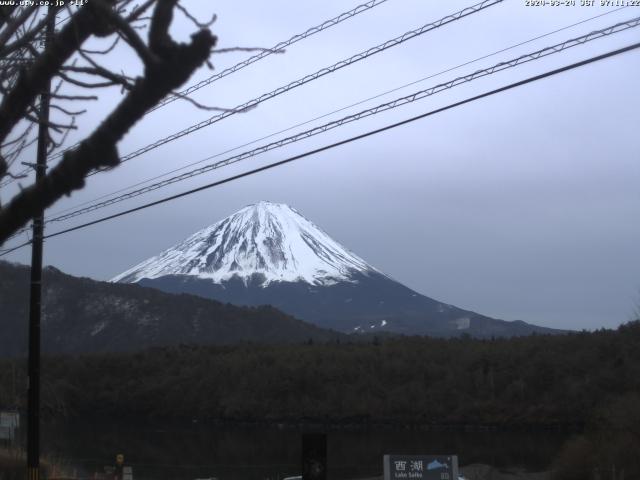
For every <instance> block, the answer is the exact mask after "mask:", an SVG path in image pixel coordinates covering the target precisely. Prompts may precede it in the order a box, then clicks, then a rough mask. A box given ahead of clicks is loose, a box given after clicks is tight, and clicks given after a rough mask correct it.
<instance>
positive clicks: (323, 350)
mask: <svg viewBox="0 0 640 480" xmlns="http://www.w3.org/2000/svg"><path fill="white" fill-rule="evenodd" d="M639 345H640V322H633V323H629V324H627V325H625V326H622V327H620V328H619V329H618V330H617V331H598V332H593V333H586V332H585V333H575V334H569V335H563V336H531V337H523V338H514V339H509V340H507V339H497V340H473V339H468V338H465V339H449V340H444V339H431V338H420V337H405V338H389V339H385V340H379V339H374V341H373V342H372V343H369V344H348V343H344V342H341V343H337V342H334V343H330V344H317V343H310V344H309V342H306V343H305V344H298V345H288V346H284V345H283V346H269V345H252V344H244V345H238V346H227V347H221V346H211V347H206V346H179V347H166V348H153V349H149V350H146V351H144V352H141V353H135V354H108V355H89V356H74V357H71V356H59V357H49V358H46V359H45V360H44V365H43V374H44V379H43V384H44V386H43V389H44V394H43V399H44V400H45V402H47V411H48V412H49V413H50V414H54V413H55V414H59V415H67V416H69V417H83V416H118V417H121V416H126V417H135V418H143V417H174V418H197V419H200V420H207V419H208V420H229V421H257V422H262V421H268V422H286V421H291V422H298V421H300V420H304V419H306V420H318V421H328V422H334V423H339V424H341V423H353V422H356V423H363V422H376V423H379V422H392V423H403V424H410V425H415V424H447V425H468V424H473V425H478V424H491V425H503V426H516V425H580V424H583V423H584V422H586V421H588V419H589V418H590V416H591V415H592V414H593V412H594V411H595V410H596V409H597V408H599V407H600V406H603V405H605V404H607V403H609V402H610V401H613V400H615V399H616V398H623V397H626V396H628V395H631V394H633V393H634V392H636V393H637V392H640V349H639V348H638V346H639ZM16 379H17V380H16ZM16 382H17V385H24V364H23V363H22V362H18V361H15V360H14V361H9V360H4V361H2V362H1V363H0V403H2V404H7V403H11V398H10V396H11V395H10V392H9V386H10V385H12V384H16ZM20 401H21V402H24V399H23V398H22V397H21V399H20Z"/></svg>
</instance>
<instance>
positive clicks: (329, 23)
mask: <svg viewBox="0 0 640 480" xmlns="http://www.w3.org/2000/svg"><path fill="white" fill-rule="evenodd" d="M386 1H387V0H371V1H369V2H366V3H363V4H362V5H358V6H357V7H355V8H353V9H351V10H349V11H348V12H343V13H341V14H340V15H338V16H336V17H333V18H331V19H330V20H326V21H324V22H322V23H321V24H320V25H316V26H314V27H311V28H309V29H307V30H306V31H304V32H302V33H298V34H296V35H294V36H293V37H291V38H289V39H288V40H284V41H282V42H278V43H277V44H275V45H274V46H273V47H271V48H268V49H265V50H263V51H261V52H259V53H257V54H255V55H253V56H251V57H249V58H247V59H246V60H243V61H241V62H239V63H236V64H235V65H233V66H231V67H229V68H225V69H224V70H222V71H221V72H220V73H216V74H215V75H212V76H210V77H209V78H207V79H205V80H202V81H200V82H198V83H196V84H194V85H191V86H190V87H188V88H185V89H184V90H182V91H180V92H178V93H179V95H169V96H167V97H165V98H164V99H163V100H161V101H160V102H159V103H158V104H157V105H156V106H155V107H153V108H152V109H151V110H149V111H150V112H153V111H155V110H157V109H159V108H161V107H164V106H165V105H167V104H169V103H171V102H173V101H174V100H178V99H179V98H180V97H183V96H185V95H190V94H192V93H193V92H195V91H197V90H200V89H201V88H202V87H206V86H207V85H211V84H212V83H213V82H215V81H217V80H220V79H221V78H224V77H226V76H228V75H231V74H232V73H235V72H237V71H238V70H242V69H243V68H245V67H248V66H249V65H251V64H253V63H256V62H258V61H260V60H262V59H263V58H266V57H268V56H269V55H273V54H274V53H278V52H281V51H282V50H283V49H285V48H287V47H289V46H291V45H293V44H295V43H298V42H299V41H301V40H304V39H305V38H308V37H311V36H313V35H315V34H316V33H319V32H322V31H323V30H326V29H328V28H331V27H333V26H334V25H338V24H339V23H341V22H343V21H345V20H348V19H350V18H352V17H354V16H356V15H358V14H359V13H362V12H366V11H368V10H371V9H372V8H374V7H377V6H378V5H380V4H382V3H384V2H386Z"/></svg>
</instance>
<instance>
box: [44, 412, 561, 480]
mask: <svg viewBox="0 0 640 480" xmlns="http://www.w3.org/2000/svg"><path fill="white" fill-rule="evenodd" d="M42 437H43V438H42V451H43V454H46V455H47V456H49V457H50V458H53V459H54V460H59V461H60V462H61V463H63V464H68V465H70V466H71V468H72V469H73V468H77V470H78V472H77V473H78V476H88V477H90V476H92V474H93V473H94V472H95V471H98V472H101V471H103V468H104V466H105V465H112V464H113V462H114V459H115V455H116V454H117V453H123V454H124V456H125V465H131V466H132V467H133V472H134V478H135V479H136V480H145V479H158V480H164V479H167V480H168V479H174V480H183V479H184V480H192V479H196V478H209V477H217V478H218V479H220V480H236V479H237V480H265V479H270V480H277V479H282V478H283V477H284V476H287V475H294V474H299V473H300V458H301V434H300V431H297V430H294V429H284V428H283V429H278V428H275V427H273V428H239V427H233V428H231V427H220V426H205V425H198V424H189V423H187V424H184V425H175V424H172V425H164V424H162V423H158V424H156V425H154V426H149V425H145V426H140V425H131V424H128V423H127V422H117V423H99V424H86V423H83V424H49V425H45V426H43V435H42ZM569 437H570V435H569V434H567V433H557V432H534V433H531V432H478V431H471V432H460V431H456V432H452V431H440V432H434V431H423V430H403V431H398V430H396V431H382V430H371V431H348V432H347V431H329V432H328V435H327V443H328V445H327V448H328V453H327V457H328V463H329V478H330V479H332V480H333V479H336V480H339V479H352V478H358V477H366V476H377V475H381V474H382V456H383V455H384V454H386V453H390V454H398V453H399V454H426V455H429V454H443V453H453V454H457V455H458V456H459V459H460V465H468V464H473V463H482V464H488V465H492V466H494V467H500V468H516V467H517V468H521V469H523V470H526V471H530V472H535V471H541V470H545V469H546V468H547V467H548V466H549V464H550V462H551V461H552V459H553V457H554V456H555V455H556V454H557V452H558V450H559V449H560V448H561V446H562V444H563V443H564V442H565V441H566V440H567V439H568V438H569Z"/></svg>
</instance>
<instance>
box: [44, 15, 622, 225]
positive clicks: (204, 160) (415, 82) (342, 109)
mask: <svg viewBox="0 0 640 480" xmlns="http://www.w3.org/2000/svg"><path fill="white" fill-rule="evenodd" d="M625 8H629V7H627V6H624V7H620V8H617V9H615V10H609V11H607V12H604V13H601V14H599V15H595V16H593V17H589V18H586V19H584V20H581V21H579V22H576V23H572V24H570V25H567V26H564V27H562V28H558V29H556V30H553V31H550V32H547V33H544V34H542V35H538V36H536V37H533V38H530V39H528V40H524V41H522V42H519V43H516V44H513V45H511V46H509V47H505V48H502V49H500V50H496V51H494V52H492V53H488V54H485V55H483V56H481V57H477V58H474V59H473V60H468V61H466V62H464V63H460V64H458V65H456V66H453V67H449V68H447V69H446V70H441V71H439V72H438V73H433V74H430V75H428V76H426V77H422V78H420V79H418V80H414V81H412V82H410V83H405V84H403V85H400V86H398V87H394V88H392V89H390V90H386V91H384V92H382V93H378V94H376V95H374V96H371V97H367V98H365V99H363V100H359V101H357V102H355V103H351V104H349V105H347V106H344V107H340V108H338V109H336V110H332V111H331V112H327V113H324V114H322V115H319V116H317V117H313V118H311V119H309V120H305V121H303V122H300V123H296V124H295V125H291V126H289V127H287V128H284V129H282V130H278V131H277V132H273V133H270V134H268V135H264V136H262V137H259V138H256V139H254V140H251V141H249V142H245V143H243V144H241V145H237V146H235V147H232V148H229V149H227V150H224V151H222V152H218V153H216V154H214V155H210V156H207V157H205V158H203V159H200V160H197V161H195V162H192V163H189V164H186V165H183V166H181V167H178V168H174V169H172V170H169V171H166V172H164V173H161V174H159V175H155V176H153V177H150V178H147V179H145V180H141V181H139V182H136V183H134V184H131V185H128V186H126V187H123V188H119V189H118V190H114V191H112V192H109V193H106V194H104V195H100V196H98V197H95V198H93V199H91V200H87V201H85V202H82V203H79V204H76V205H73V206H71V207H67V208H64V209H62V210H59V211H57V212H55V213H53V214H52V216H57V215H60V214H62V213H65V212H68V211H71V210H76V209H78V208H79V207H82V206H84V205H88V204H91V203H95V202H97V201H98V200H102V199H103V198H108V197H111V196H114V195H116V194H118V193H122V192H125V191H127V190H130V189H132V188H135V187H138V186H140V185H144V184H145V183H149V182H151V181H153V180H157V179H159V178H163V177H166V176H167V175H171V174H172V173H176V172H179V171H181V170H185V169H187V168H189V167H193V166H195V165H198V164H200V163H203V162H206V161H207V160H212V159H214V158H217V157H220V156H222V155H225V154H227V153H231V152H233V151H235V150H239V149H240V148H243V147H247V146H249V145H253V144H254V143H257V142H260V141H262V140H266V139H268V138H272V137H275V136H276V135H279V134H281V133H285V132H288V131H290V130H293V129H295V128H298V127H302V126H304V125H308V124H309V123H313V122H315V121H317V120H321V119H323V118H326V117H329V116H331V115H334V114H336V113H340V112H343V111H345V110H348V109H350V108H353V107H356V106H358V105H362V104H363V103H367V102H369V101H371V100H375V99H377V98H380V97H383V96H385V95H388V94H390V93H394V92H397V91H399V90H402V89H404V88H406V87H410V86H412V85H416V84H418V83H421V82H424V81H426V80H430V79H432V78H434V77H438V76H440V75H443V74H445V73H448V72H451V71H453V70H457V69H459V68H462V67H464V66H467V65H470V64H472V63H476V62H479V61H480V60H485V59H487V58H490V57H493V56H495V55H498V54H500V53H504V52H506V51H509V50H512V49H514V48H517V47H520V46H523V45H526V44H528V43H531V42H534V41H536V40H540V39H541V38H545V37H548V36H550V35H553V34H556V33H559V32H562V31H564V30H568V29H570V28H573V27H576V26H578V25H581V24H584V23H586V22H589V21H592V20H595V19H597V18H600V17H603V16H605V15H610V14H612V13H615V12H618V11H620V10H624V9H625Z"/></svg>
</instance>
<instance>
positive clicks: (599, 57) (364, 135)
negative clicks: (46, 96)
mask: <svg viewBox="0 0 640 480" xmlns="http://www.w3.org/2000/svg"><path fill="white" fill-rule="evenodd" d="M638 48H640V42H637V43H634V44H631V45H627V46H626V47H622V48H618V49H616V50H612V51H609V52H606V53H603V54H600V55H597V56H594V57H590V58H587V59H585V60H581V61H579V62H575V63H572V64H569V65H565V66H563V67H560V68H556V69H553V70H549V71H547V72H544V73H541V74H538V75H534V76H531V77H528V78H526V79H524V80H520V81H517V82H513V83H510V84H508V85H504V86H502V87H499V88H496V89H493V90H490V91H487V92H484V93H481V94H478V95H475V96H472V97H469V98H466V99H464V100H460V101H458V102H455V103H451V104H448V105H446V106H444V107H440V108H437V109H434V110H430V111H428V112H425V113H422V114H420V115H416V116H414V117H410V118H408V119H405V120H402V121H399V122H396V123H392V124H390V125H386V126H384V127H381V128H377V129H374V130H370V131H368V132H365V133H362V134H359V135H355V136H352V137H349V138H347V139H344V140H340V141H338V142H334V143H332V144H329V145H325V146H322V147H319V148H316V149H313V150H309V151H307V152H304V153H301V154H298V155H294V156H292V157H288V158H286V159H284V160H280V161H277V162H273V163H270V164H268V165H264V166H262V167H258V168H255V169H252V170H249V171H246V172H243V173H240V174H237V175H233V176H230V177H227V178H224V179H222V180H218V181H215V182H212V183H209V184H206V185H203V186H200V187H197V188H193V189H191V190H187V191H185V192H181V193H178V194H175V195H171V196H169V197H165V198H162V199H160V200H156V201H154V202H150V203H147V204H144V205H140V206H138V207H135V208H131V209H128V210H125V211H121V212H118V213H115V214H112V215H108V216H105V217H101V218H99V219H96V220H93V221H90V222H86V223H83V224H81V225H76V226H74V227H70V228H67V229H64V230H60V231H58V232H54V233H51V234H48V235H45V236H44V238H54V237H57V236H60V235H64V234H67V233H70V232H73V231H77V230H80V229H83V228H87V227H89V226H92V225H96V224H98V223H103V222H106V221H108V220H112V219H114V218H118V217H122V216H124V215H129V214H131V213H134V212H138V211H141V210H146V209H147V208H151V207H153V206H156V205H160V204H163V203H167V202H170V201H173V200H177V199H179V198H182V197H185V196H188V195H192V194H194V193H197V192H201V191H203V190H208V189H210V188H214V187H217V186H220V185H223V184H226V183H229V182H232V181H235V180H239V179H241V178H245V177H248V176H251V175H254V174H257V173H260V172H264V171H267V170H271V169H273V168H276V167H279V166H282V165H285V164H288V163H291V162H294V161H297V160H300V159H302V158H306V157H309V156H312V155H316V154H318V153H321V152H324V151H327V150H330V149H333V148H336V147H339V146H342V145H346V144H349V143H352V142H355V141H358V140H362V139H364V138H367V137H370V136H373V135H377V134H379V133H382V132H385V131H388V130H391V129H394V128H397V127H400V126H403V125H407V124H409V123H413V122H415V121H417V120H421V119H423V118H427V117H430V116H433V115H436V114H438V113H442V112H444V111H447V110H451V109H453V108H456V107H459V106H462V105H466V104H468V103H471V102H474V101H477V100H480V99H483V98H486V97H490V96H493V95H496V94H498V93H502V92H505V91H508V90H512V89H514V88H517V87H520V86H523V85H527V84H529V83H532V82H536V81H539V80H543V79H545V78H548V77H551V76H554V75H558V74H560V73H564V72H567V71H570V70H573V69H576V68H579V67H582V66H585V65H589V64H592V63H595V62H598V61H602V60H605V59H607V58H610V57H614V56H616V55H620V54H623V53H626V52H630V51H632V50H635V49H638ZM29 243H30V242H27V243H24V244H22V245H19V246H16V247H14V248H12V249H10V250H9V251H7V252H3V253H0V257H1V256H4V255H6V254H7V253H9V252H11V251H15V250H17V249H18V248H21V247H23V246H25V245H28V244H29Z"/></svg>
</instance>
